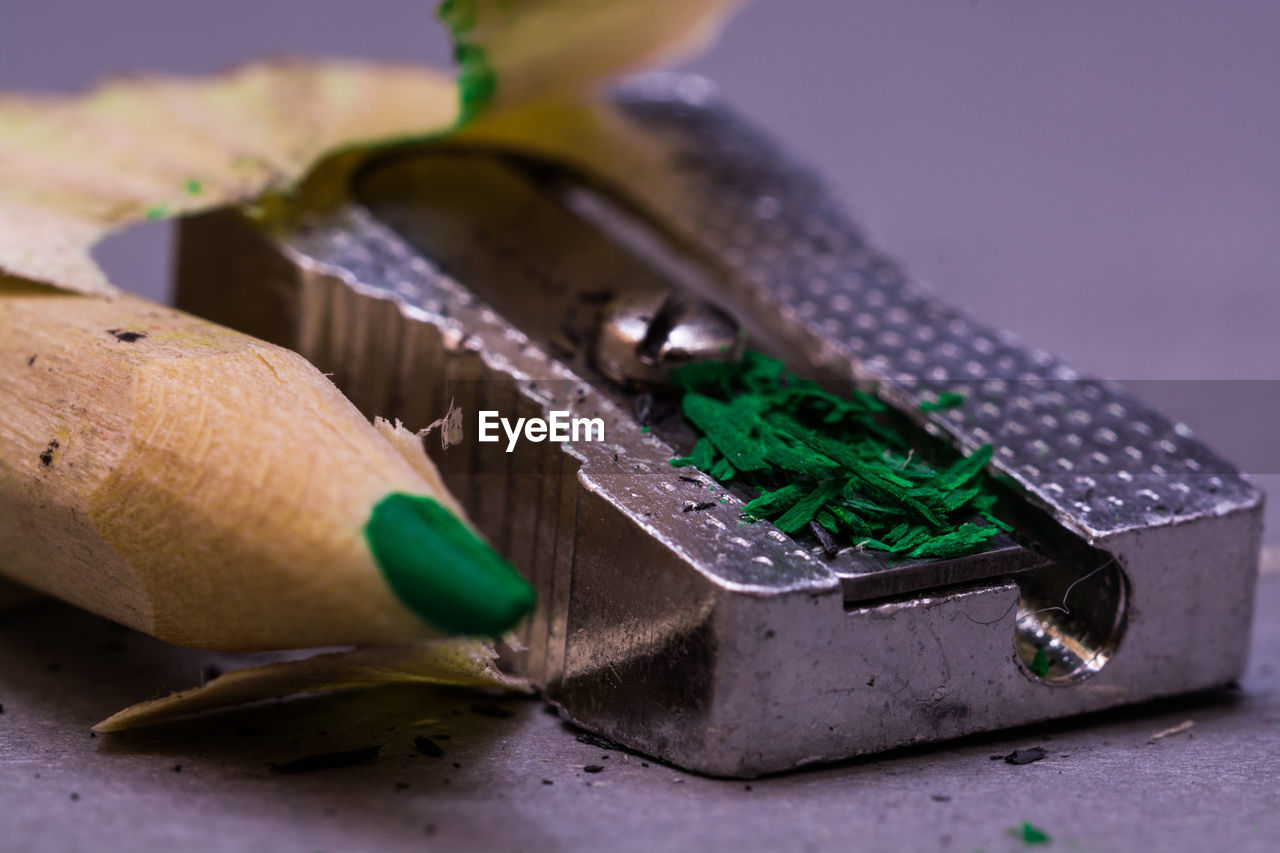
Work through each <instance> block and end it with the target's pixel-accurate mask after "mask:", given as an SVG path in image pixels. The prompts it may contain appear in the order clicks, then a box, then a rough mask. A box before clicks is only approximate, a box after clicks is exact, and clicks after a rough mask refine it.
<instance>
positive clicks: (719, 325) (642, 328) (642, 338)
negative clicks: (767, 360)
mask: <svg viewBox="0 0 1280 853" xmlns="http://www.w3.org/2000/svg"><path fill="white" fill-rule="evenodd" d="M745 346H746V334H745V333H744V332H743V330H742V327H741V326H739V325H738V324H737V323H736V322H735V321H734V320H733V318H732V317H730V316H729V315H728V314H727V313H726V312H725V311H722V310H721V309H719V308H717V307H716V306H714V305H712V304H710V303H708V302H705V301H703V300H701V299H698V298H696V297H690V296H687V295H685V294H680V293H675V292H671V291H667V292H662V291H657V292H653V291H647V292H641V293H627V294H624V295H622V296H619V297H618V298H617V299H614V300H613V301H612V302H610V303H609V304H608V305H607V306H605V309H604V315H603V317H602V318H601V322H600V331H599V336H598V337H597V339H596V348H595V363H596V367H597V368H599V370H600V372H601V373H603V374H604V375H605V376H607V377H609V378H610V379H612V380H613V381H614V382H617V383H619V384H622V385H658V386H666V385H667V384H668V382H669V379H670V376H671V372H672V371H673V370H675V369H676V368H678V367H681V366H682V365H685V364H689V363H692V362H698V361H740V360H741V359H742V353H743V350H744V348H745Z"/></svg>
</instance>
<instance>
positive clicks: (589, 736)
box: [578, 732, 618, 749]
mask: <svg viewBox="0 0 1280 853" xmlns="http://www.w3.org/2000/svg"><path fill="white" fill-rule="evenodd" d="M578 743H585V744H586V745H587V746H594V747H598V748H599V749H618V744H617V742H616V741H613V740H611V739H609V738H607V737H605V736H604V735H598V734H596V733H595V732H579V733H578Z"/></svg>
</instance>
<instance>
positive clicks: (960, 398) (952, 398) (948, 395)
mask: <svg viewBox="0 0 1280 853" xmlns="http://www.w3.org/2000/svg"><path fill="white" fill-rule="evenodd" d="M963 405H964V395H963V394H957V393H955V392H954V391H945V392H943V393H941V394H939V395H938V399H936V400H925V401H924V402H923V403H921V404H920V411H922V412H941V411H943V410H945V409H954V408H956V407H958V406H963Z"/></svg>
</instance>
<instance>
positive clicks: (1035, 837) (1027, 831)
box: [1009, 820, 1052, 844]
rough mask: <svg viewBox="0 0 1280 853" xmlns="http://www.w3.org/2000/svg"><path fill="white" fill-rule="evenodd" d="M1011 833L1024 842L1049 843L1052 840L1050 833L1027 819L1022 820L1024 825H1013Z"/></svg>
mask: <svg viewBox="0 0 1280 853" xmlns="http://www.w3.org/2000/svg"><path fill="white" fill-rule="evenodd" d="M1009 834H1010V835H1012V836H1013V837H1014V838H1017V839H1018V840H1019V841H1021V842H1022V843H1023V844H1048V843H1050V842H1051V841H1052V839H1051V838H1049V833H1047V832H1045V831H1044V830H1043V829H1040V828H1039V827H1037V826H1032V825H1031V824H1030V823H1028V822H1027V821H1025V820H1024V821H1023V822H1022V826H1015V827H1012V828H1011V829H1010V830H1009Z"/></svg>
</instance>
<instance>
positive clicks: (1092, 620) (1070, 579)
mask: <svg viewBox="0 0 1280 853" xmlns="http://www.w3.org/2000/svg"><path fill="white" fill-rule="evenodd" d="M1101 559H1103V560H1106V562H1103V563H1099V564H1098V565H1092V566H1090V565H1084V566H1079V565H1074V564H1069V563H1051V564H1049V565H1047V566H1043V567H1042V568H1039V569H1033V570H1031V571H1029V572H1023V573H1022V574H1020V575H1016V576H1015V577H1016V578H1017V581H1018V587H1019V588H1020V590H1021V595H1020V597H1019V600H1018V621H1017V625H1016V627H1015V629H1014V646H1015V647H1016V649H1017V652H1018V660H1019V662H1020V663H1021V666H1022V669H1023V671H1024V672H1026V674H1027V675H1029V676H1030V677H1031V678H1033V679H1036V680H1037V681H1043V682H1045V683H1047V684H1058V685H1069V684H1075V683H1077V682H1079V681H1083V680H1084V679H1086V678H1088V677H1089V676H1091V675H1093V674H1094V673H1096V672H1098V671H1100V670H1101V669H1102V668H1103V667H1104V666H1106V665H1107V661H1108V660H1110V659H1111V656H1112V655H1113V654H1114V653H1115V650H1116V647H1117V646H1118V645H1119V643H1120V638H1121V635H1122V634H1123V633H1124V627H1125V621H1126V617H1127V615H1128V611H1129V581H1128V579H1127V578H1126V577H1125V575H1124V571H1123V570H1121V568H1120V566H1119V565H1117V563H1116V562H1115V560H1113V559H1107V558H1106V557H1102V558H1101Z"/></svg>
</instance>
